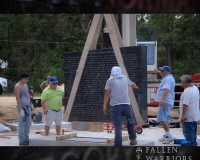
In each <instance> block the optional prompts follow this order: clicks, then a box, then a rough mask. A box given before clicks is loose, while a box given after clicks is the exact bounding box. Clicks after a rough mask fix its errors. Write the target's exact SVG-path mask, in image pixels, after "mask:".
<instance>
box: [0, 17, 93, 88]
mask: <svg viewBox="0 0 200 160" xmlns="http://www.w3.org/2000/svg"><path fill="white" fill-rule="evenodd" d="M92 18H93V15H89V14H88V15H85V14H82V15H81V14H73V15H70V14H68V15H63V14H58V15H56V14H53V15H51V14H49V15H0V58H1V59H3V60H7V61H8V63H9V66H8V70H7V72H6V73H5V74H4V73H3V71H1V72H0V74H1V75H0V76H2V77H6V78H7V79H13V80H15V81H18V79H19V78H18V77H19V75H20V73H21V72H28V73H30V75H31V78H30V82H29V85H31V86H34V89H35V91H39V90H40V89H39V84H40V83H41V82H42V81H44V80H45V78H46V76H47V75H55V76H57V77H58V79H59V82H60V83H63V82H64V71H63V64H64V61H63V58H64V53H65V52H73V51H81V50H82V49H83V47H84V43H85V40H86V37H87V34H88V31H89V27H90V23H91V20H92Z"/></svg>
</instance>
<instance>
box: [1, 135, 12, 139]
mask: <svg viewBox="0 0 200 160" xmlns="http://www.w3.org/2000/svg"><path fill="white" fill-rule="evenodd" d="M0 138H7V139H11V137H9V136H0Z"/></svg>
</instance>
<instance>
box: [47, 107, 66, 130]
mask: <svg viewBox="0 0 200 160" xmlns="http://www.w3.org/2000/svg"><path fill="white" fill-rule="evenodd" d="M47 109H48V112H47V114H46V115H44V124H45V125H46V126H51V125H52V124H53V121H54V123H55V124H56V125H61V124H62V109H61V110H60V111H58V112H56V111H53V110H51V109H49V108H47Z"/></svg>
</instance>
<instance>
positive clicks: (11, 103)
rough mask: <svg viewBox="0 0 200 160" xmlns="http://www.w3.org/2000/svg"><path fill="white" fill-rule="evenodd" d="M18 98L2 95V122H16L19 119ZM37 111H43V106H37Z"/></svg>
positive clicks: (0, 98) (0, 116)
mask: <svg viewBox="0 0 200 160" xmlns="http://www.w3.org/2000/svg"><path fill="white" fill-rule="evenodd" d="M16 104H17V102H16V98H15V97H14V96H13V97H0V112H1V113H2V115H0V123H5V122H14V121H16V120H18V113H17V110H16ZM33 112H34V113H35V112H42V107H39V108H35V109H34V111H33Z"/></svg>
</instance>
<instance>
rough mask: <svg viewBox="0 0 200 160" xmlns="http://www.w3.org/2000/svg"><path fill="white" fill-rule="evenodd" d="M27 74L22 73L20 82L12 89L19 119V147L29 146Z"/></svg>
mask: <svg viewBox="0 0 200 160" xmlns="http://www.w3.org/2000/svg"><path fill="white" fill-rule="evenodd" d="M28 81H29V74H28V73H22V74H21V75H20V80H19V82H18V83H16V85H15V87H14V92H15V97H16V100H17V111H18V117H19V124H18V129H17V130H18V138H19V145H29V131H30V122H31V108H30V94H29V90H28V86H27V83H28Z"/></svg>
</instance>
